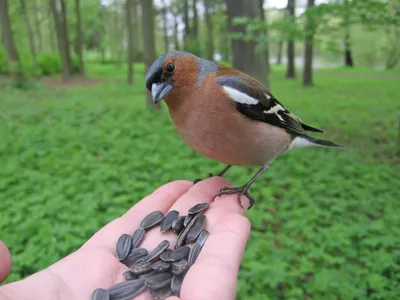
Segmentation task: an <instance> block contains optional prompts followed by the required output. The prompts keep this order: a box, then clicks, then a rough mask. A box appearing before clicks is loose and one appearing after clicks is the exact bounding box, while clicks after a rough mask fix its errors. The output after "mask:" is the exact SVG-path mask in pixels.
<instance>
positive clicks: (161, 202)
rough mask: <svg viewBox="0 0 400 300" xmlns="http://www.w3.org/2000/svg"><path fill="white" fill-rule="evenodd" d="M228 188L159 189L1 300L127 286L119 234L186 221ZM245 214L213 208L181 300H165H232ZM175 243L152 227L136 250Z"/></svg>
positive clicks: (213, 184)
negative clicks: (146, 221) (159, 217)
mask: <svg viewBox="0 0 400 300" xmlns="http://www.w3.org/2000/svg"><path fill="white" fill-rule="evenodd" d="M227 184H229V183H228V182H227V181H226V180H224V179H222V178H219V177H214V178H211V179H207V180H204V181H201V182H199V183H197V184H196V185H193V184H192V183H190V182H187V181H175V182H171V183H169V184H166V185H164V186H162V187H160V188H159V189H157V190H156V191H155V192H153V193H152V194H151V195H149V196H147V197H146V198H144V199H143V200H141V201H140V202H139V203H137V204H136V205H135V206H134V207H133V208H132V209H130V210H129V211H128V212H127V213H125V214H124V215H123V216H121V217H120V218H118V219H116V220H114V221H112V222H111V223H109V224H107V225H106V226H105V227H103V228H102V229H101V230H100V231H98V232H97V233H96V234H95V235H94V236H93V237H92V238H91V239H90V240H89V241H87V242H86V243H85V244H84V245H83V246H82V247H81V248H80V249H79V250H77V251H76V252H74V253H72V254H70V255H69V256H67V257H66V258H64V259H62V260H60V261H59V262H57V263H55V264H54V265H52V266H50V267H49V268H47V269H45V270H43V271H41V272H39V273H37V274H34V275H32V276H30V277H28V278H27V279H25V280H22V281H18V282H15V283H11V284H8V285H5V286H3V287H1V288H0V300H10V299H15V300H19V299H21V300H22V299H42V300H47V299H57V300H63V299H68V300H70V299H83V300H87V299H90V296H91V294H92V292H93V290H95V289H96V288H104V289H107V288H109V287H111V286H112V285H114V284H116V283H118V282H122V281H125V280H124V279H123V276H122V274H123V273H124V272H125V271H127V270H128V269H129V268H128V267H126V266H125V265H123V264H122V263H120V262H119V261H118V259H117V258H116V257H115V247H116V243H117V240H118V238H119V236H120V235H121V234H123V233H128V234H133V232H134V231H135V230H136V229H137V228H138V227H139V223H140V221H141V220H142V219H143V218H144V217H145V216H146V215H147V214H149V213H150V212H153V211H155V210H160V211H162V212H163V213H167V212H168V211H169V210H177V211H179V213H180V215H184V214H187V211H188V209H189V208H190V207H192V206H193V205H195V204H197V203H201V202H207V203H211V202H212V200H213V197H214V195H216V194H217V193H218V191H219V190H220V189H221V188H222V187H224V186H226V185H227ZM244 212H245V211H244V210H243V209H242V208H241V207H240V206H239V204H238V202H237V195H227V196H222V197H221V198H217V199H216V200H215V202H213V203H212V205H211V206H210V208H209V209H208V210H207V213H206V216H207V222H206V227H205V229H207V230H208V231H209V232H210V236H209V237H208V239H207V242H206V243H205V245H204V247H203V249H202V251H201V253H200V255H199V257H198V259H197V261H196V263H195V264H194V265H193V266H192V267H191V268H190V269H189V271H188V272H187V274H186V276H185V279H184V281H183V284H182V289H181V294H180V298H178V297H175V296H174V297H169V298H168V300H177V299H182V300H189V299H190V300H203V299H204V300H210V299H219V300H225V299H226V300H231V299H235V295H236V283H237V272H238V269H239V265H240V262H241V260H242V256H243V252H244V249H245V245H246V242H247V239H248V237H249V232H250V223H249V221H248V219H247V218H245V217H244V216H243V214H244ZM176 239H177V237H176V235H175V234H174V233H172V232H170V231H169V232H167V233H161V232H160V229H159V227H155V228H153V229H150V230H148V231H147V232H146V234H145V238H144V240H143V241H142V243H141V245H140V247H144V248H146V249H149V250H151V249H154V248H155V247H156V246H157V245H158V244H159V243H160V242H161V241H162V240H169V241H170V243H171V245H174V244H175V242H176ZM0 253H1V251H0ZM0 260H2V257H0ZM0 268H1V266H0ZM2 272H3V273H4V272H5V271H4V270H1V269H0V275H1V273H2ZM0 280H1V278H0ZM134 299H135V300H136V299H138V300H150V299H151V297H150V295H149V294H148V293H147V292H143V293H141V294H140V295H139V296H137V297H136V298H134Z"/></svg>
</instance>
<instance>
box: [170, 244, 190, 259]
mask: <svg viewBox="0 0 400 300" xmlns="http://www.w3.org/2000/svg"><path fill="white" fill-rule="evenodd" d="M189 252H190V247H189V246H183V247H179V248H176V249H175V250H174V251H172V253H171V255H170V257H171V261H178V260H181V259H182V258H185V257H186V256H188V255H189Z"/></svg>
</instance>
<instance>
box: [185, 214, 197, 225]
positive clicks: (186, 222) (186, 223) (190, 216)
mask: <svg viewBox="0 0 400 300" xmlns="http://www.w3.org/2000/svg"><path fill="white" fill-rule="evenodd" d="M194 216H195V215H192V214H188V215H187V216H186V218H185V221H183V226H184V227H187V226H188V224H189V223H190V221H192V220H193V218H194Z"/></svg>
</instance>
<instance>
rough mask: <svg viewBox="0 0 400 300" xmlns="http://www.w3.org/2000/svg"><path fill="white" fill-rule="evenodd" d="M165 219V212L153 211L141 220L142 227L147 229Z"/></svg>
mask: <svg viewBox="0 0 400 300" xmlns="http://www.w3.org/2000/svg"><path fill="white" fill-rule="evenodd" d="M163 219H164V214H163V213H162V212H161V211H158V210H156V211H153V212H152V213H149V214H148V215H147V216H146V217H145V218H144V219H143V220H142V222H140V228H142V229H144V230H146V229H149V228H151V227H153V226H156V225H157V224H159V223H160V222H161V221H162V220H163Z"/></svg>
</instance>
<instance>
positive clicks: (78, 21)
mask: <svg viewBox="0 0 400 300" xmlns="http://www.w3.org/2000/svg"><path fill="white" fill-rule="evenodd" d="M75 13H76V50H77V51H76V52H77V54H78V57H79V74H80V75H81V76H85V63H84V60H83V33H82V18H81V4H80V0H75Z"/></svg>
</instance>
